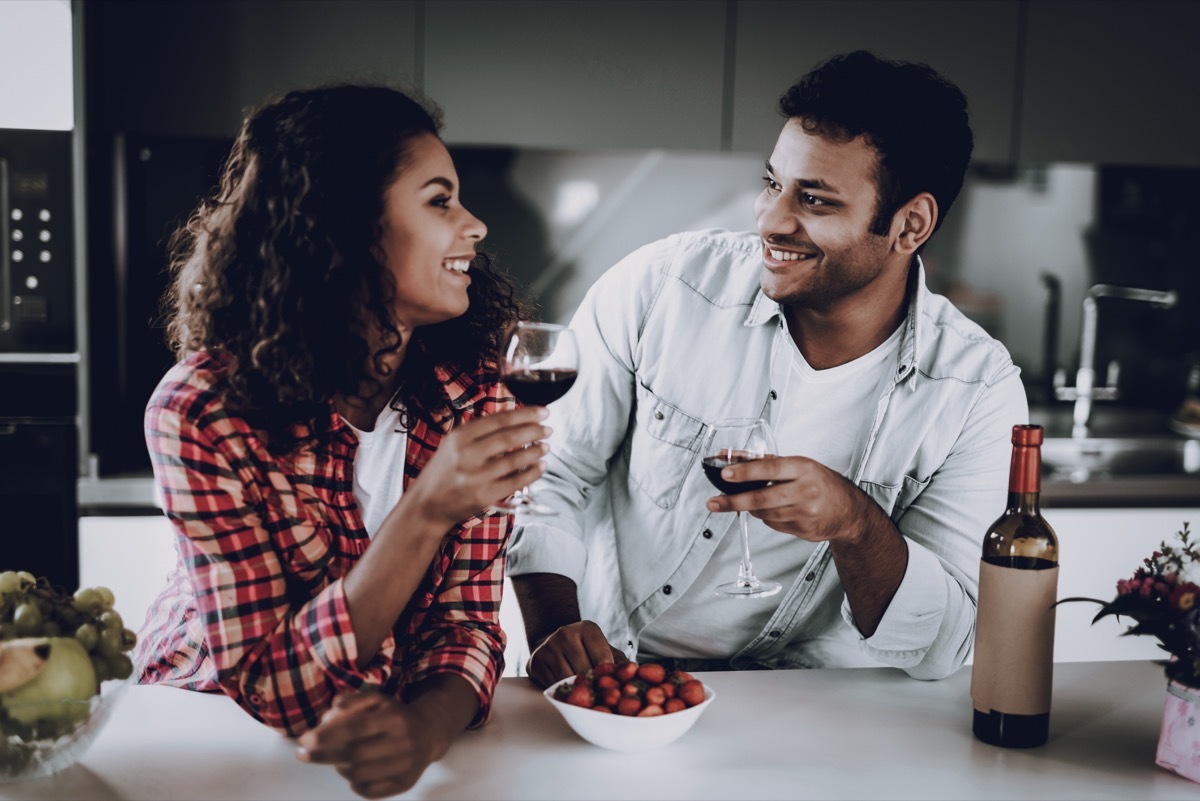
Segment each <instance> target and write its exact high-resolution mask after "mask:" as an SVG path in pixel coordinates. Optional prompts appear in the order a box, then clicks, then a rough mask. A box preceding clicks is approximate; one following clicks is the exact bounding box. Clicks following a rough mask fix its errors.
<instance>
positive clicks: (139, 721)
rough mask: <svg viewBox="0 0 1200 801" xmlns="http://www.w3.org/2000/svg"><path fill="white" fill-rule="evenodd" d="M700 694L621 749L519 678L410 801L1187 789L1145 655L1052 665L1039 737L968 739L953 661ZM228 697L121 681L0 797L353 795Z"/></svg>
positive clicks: (717, 680)
mask: <svg viewBox="0 0 1200 801" xmlns="http://www.w3.org/2000/svg"><path fill="white" fill-rule="evenodd" d="M699 675H700V676H701V678H703V679H704V681H706V682H707V683H709V684H710V685H711V686H712V687H713V689H714V690H715V691H716V693H717V699H716V701H715V702H714V703H713V704H712V706H711V707H710V708H709V709H708V710H707V711H706V712H705V714H704V716H703V717H701V718H700V720H699V721H698V722H697V723H696V725H695V726H694V727H693V728H692V729H691V731H689V732H688V733H687V734H685V735H684V736H683V737H682V738H681V739H679V740H677V741H676V742H675V743H673V744H671V745H668V746H666V747H665V748H662V749H659V750H656V751H648V752H645V753H636V754H621V753H616V752H612V751H606V750H604V749H601V748H598V747H596V746H593V745H591V744H589V743H587V742H585V741H583V740H581V739H579V737H578V736H576V735H575V733H574V732H573V731H571V729H570V728H568V727H567V725H566V723H565V722H564V721H563V720H562V719H561V718H560V717H559V716H558V714H557V712H555V711H554V710H553V709H552V708H551V707H550V705H549V704H548V703H546V701H545V700H544V699H543V698H542V697H541V693H540V692H538V691H537V690H536V689H535V688H534V687H533V685H532V684H530V683H529V681H528V680H527V679H523V678H506V679H504V680H503V681H502V682H501V685H500V689H499V690H498V692H497V696H496V711H495V716H494V718H493V720H492V722H491V723H490V724H488V725H487V726H485V727H484V728H483V729H480V730H477V731H471V732H467V733H465V734H464V735H463V736H462V737H460V738H459V739H458V741H457V742H456V743H455V745H454V746H453V747H452V748H451V750H450V753H449V755H448V756H447V757H446V758H445V759H444V760H442V762H440V763H438V764H435V765H433V766H432V767H431V768H430V769H429V770H428V771H426V773H425V775H424V776H423V777H422V779H421V781H420V782H419V783H418V785H417V786H416V787H415V788H413V790H411V791H410V792H409V793H407V794H405V795H404V796H403V798H406V799H407V798H412V799H573V798H587V799H651V798H662V799H674V798H678V799H733V798H750V797H753V798H816V799H835V798H844V799H893V798H896V799H901V798H913V799H1015V798H1037V799H1196V798H1200V784H1196V783H1194V782H1191V781H1188V780H1187V779H1184V778H1182V777H1180V776H1177V775H1175V774H1174V773H1171V772H1169V771H1166V770H1163V769H1162V768H1159V767H1157V766H1156V765H1155V764H1154V754H1155V748H1156V745H1157V742H1158V729H1159V724H1160V721H1161V715H1162V706H1163V700H1164V697H1165V687H1166V680H1165V678H1164V677H1163V674H1162V668H1161V667H1160V666H1158V665H1155V664H1152V663H1149V662H1139V661H1131V662H1074V663H1060V664H1058V665H1056V667H1055V683H1054V684H1055V686H1054V708H1053V712H1052V714H1051V731H1050V741H1049V742H1048V743H1047V744H1046V745H1044V746H1042V747H1040V748H1035V749H1029V750H1023V751H1022V750H1005V749H1000V748H994V747H992V746H988V745H985V744H984V743H981V742H979V741H977V740H975V739H974V738H973V737H972V735H971V703H970V699H969V692H968V690H969V687H970V668H969V667H967V668H964V669H962V670H961V671H959V672H958V673H957V674H955V675H954V676H953V677H951V678H949V679H946V680H944V681H940V682H919V681H915V680H913V679H910V678H908V677H907V676H905V675H904V674H903V673H901V672H899V671H896V670H891V669H879V670H863V669H857V670H796V671H773V672H731V673H705V674H699ZM293 750H294V749H293V746H292V744H291V742H290V741H289V740H287V739H285V738H283V737H280V736H279V735H277V734H275V733H273V732H271V731H270V730H269V729H267V728H265V727H263V726H262V725H260V724H258V723H257V722H255V721H254V720H253V719H252V718H250V716H249V715H247V714H245V713H244V712H242V711H241V710H240V709H239V708H238V707H236V706H235V705H234V704H233V702H232V701H230V700H228V699H227V698H225V697H223V696H220V695H205V694H201V693H193V692H189V691H186V690H176V689H171V688H164V687H132V688H130V689H129V691H128V692H127V693H125V696H124V698H123V699H121V702H120V706H119V707H118V708H117V709H116V710H115V712H114V715H113V718H112V720H111V721H110V722H109V725H108V727H107V728H106V729H105V730H104V732H102V733H101V735H100V738H99V739H98V740H97V741H96V743H95V744H94V745H93V746H92V748H91V750H90V751H88V753H87V754H85V755H84V757H83V759H82V761H81V762H80V763H78V764H76V765H74V766H72V767H71V768H68V769H66V770H65V771H63V772H61V773H59V774H57V775H55V776H52V777H49V778H46V779H42V780H39V781H34V782H25V783H20V784H8V785H3V784H0V799H165V798H178V799H191V798H203V799H332V798H356V797H357V796H355V795H354V794H353V792H351V790H350V789H349V786H348V785H347V784H346V783H345V781H344V780H343V779H342V778H341V777H340V776H338V775H337V773H336V772H335V771H334V770H333V769H332V768H330V767H327V766H320V765H308V764H304V763H301V762H299V761H298V760H296V759H295V756H294V754H293Z"/></svg>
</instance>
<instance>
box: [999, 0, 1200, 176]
mask: <svg viewBox="0 0 1200 801" xmlns="http://www.w3.org/2000/svg"><path fill="white" fill-rule="evenodd" d="M1197 29H1200V3H1196V2H1193V1H1192V0H1143V2H1138V3H1129V2H1117V1H1116V0H1052V1H1051V0H1040V1H1039V0H1034V1H1033V2H1029V3H1028V19H1027V23H1026V31H1025V68H1024V79H1023V81H1022V84H1021V95H1022V102H1021V109H1020V118H1019V120H1020V137H1021V143H1020V151H1019V155H1020V158H1021V160H1022V161H1025V162H1048V161H1081V162H1100V163H1107V164H1141V165H1173V166H1200V148H1198V147H1197V146H1196V142H1195V131H1196V129H1197V128H1198V127H1200V105H1198V104H1197V103H1196V89H1197V86H1198V84H1200V47H1197V38H1196V31H1197Z"/></svg>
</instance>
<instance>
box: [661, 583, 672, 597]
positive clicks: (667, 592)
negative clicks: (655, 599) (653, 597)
mask: <svg viewBox="0 0 1200 801" xmlns="http://www.w3.org/2000/svg"><path fill="white" fill-rule="evenodd" d="M670 594H671V585H670V584H668V585H667V586H665V587H663V595H670Z"/></svg>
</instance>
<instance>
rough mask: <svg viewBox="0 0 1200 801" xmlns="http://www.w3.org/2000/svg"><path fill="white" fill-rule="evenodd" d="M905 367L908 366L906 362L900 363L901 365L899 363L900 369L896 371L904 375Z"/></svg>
mask: <svg viewBox="0 0 1200 801" xmlns="http://www.w3.org/2000/svg"><path fill="white" fill-rule="evenodd" d="M906 367H908V365H907V364H902V365H900V369H899V370H897V371H896V372H897V373H899V374H900V375H904V370H905V368H906Z"/></svg>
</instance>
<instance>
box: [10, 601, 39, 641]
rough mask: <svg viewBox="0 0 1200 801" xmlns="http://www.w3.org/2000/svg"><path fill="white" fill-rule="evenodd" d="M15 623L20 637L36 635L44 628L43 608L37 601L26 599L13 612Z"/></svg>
mask: <svg viewBox="0 0 1200 801" xmlns="http://www.w3.org/2000/svg"><path fill="white" fill-rule="evenodd" d="M13 625H14V626H15V627H16V629H17V635H18V636H20V637H35V636H37V635H38V634H39V633H40V632H41V630H42V610H41V609H40V608H38V605H37V604H36V603H33V602H31V601H26V602H25V603H23V604H21V605H20V606H18V607H17V610H16V611H15V612H14V613H13Z"/></svg>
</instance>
